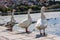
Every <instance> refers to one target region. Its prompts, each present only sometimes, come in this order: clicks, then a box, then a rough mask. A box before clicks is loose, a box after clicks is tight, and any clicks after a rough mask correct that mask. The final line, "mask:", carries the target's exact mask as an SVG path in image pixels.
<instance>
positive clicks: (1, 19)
mask: <svg viewBox="0 0 60 40" xmlns="http://www.w3.org/2000/svg"><path fill="white" fill-rule="evenodd" d="M57 14H58V13H57ZM46 15H47V14H46ZM49 15H50V14H49ZM51 15H56V12H55V13H53V14H51ZM51 15H50V16H51ZM58 15H59V14H58ZM58 15H56V16H58ZM50 16H49V17H50ZM56 16H55V18H54V16H52V17H51V18H49V20H47V23H48V27H47V28H46V33H47V34H55V35H59V36H60V17H59V16H58V17H56ZM14 17H15V20H16V22H18V23H19V22H21V21H22V20H24V19H26V18H27V15H16V16H14ZM31 17H32V20H35V21H36V20H38V19H39V18H40V14H39V13H37V14H31ZM10 18H11V16H0V23H6V22H8V21H10ZM35 29H36V27H35V23H34V24H31V25H30V26H29V30H30V31H37V32H39V31H38V30H37V29H36V30H35ZM13 30H15V31H25V29H22V28H20V27H18V25H17V24H16V25H15V26H14V28H13Z"/></svg>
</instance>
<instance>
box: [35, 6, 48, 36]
mask: <svg viewBox="0 0 60 40" xmlns="http://www.w3.org/2000/svg"><path fill="white" fill-rule="evenodd" d="M45 9H46V8H45V6H42V8H41V18H40V19H38V20H37V23H36V27H37V29H38V30H39V31H40V35H45V28H46V27H47V23H46V19H45V18H46V17H45V15H44V12H45ZM41 30H43V33H42V32H41Z"/></svg>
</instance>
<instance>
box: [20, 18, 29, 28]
mask: <svg viewBox="0 0 60 40" xmlns="http://www.w3.org/2000/svg"><path fill="white" fill-rule="evenodd" d="M29 25H30V21H29V20H28V19H25V20H23V21H22V22H20V23H19V26H20V27H28V26H29Z"/></svg>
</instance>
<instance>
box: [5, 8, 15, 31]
mask: <svg viewBox="0 0 60 40" xmlns="http://www.w3.org/2000/svg"><path fill="white" fill-rule="evenodd" d="M14 12H15V9H13V12H12V15H11V20H10V21H9V22H7V23H6V24H4V26H5V27H7V28H8V29H7V30H9V31H12V30H13V26H14V25H15V22H16V20H15V19H14Z"/></svg>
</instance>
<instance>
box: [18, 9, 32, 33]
mask: <svg viewBox="0 0 60 40" xmlns="http://www.w3.org/2000/svg"><path fill="white" fill-rule="evenodd" d="M30 12H31V9H28V18H27V19H24V20H22V21H21V22H20V23H19V24H18V26H19V27H21V28H25V31H26V33H28V32H29V31H28V27H29V26H30V25H31V24H32V18H31V16H30Z"/></svg>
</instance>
